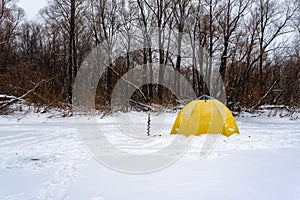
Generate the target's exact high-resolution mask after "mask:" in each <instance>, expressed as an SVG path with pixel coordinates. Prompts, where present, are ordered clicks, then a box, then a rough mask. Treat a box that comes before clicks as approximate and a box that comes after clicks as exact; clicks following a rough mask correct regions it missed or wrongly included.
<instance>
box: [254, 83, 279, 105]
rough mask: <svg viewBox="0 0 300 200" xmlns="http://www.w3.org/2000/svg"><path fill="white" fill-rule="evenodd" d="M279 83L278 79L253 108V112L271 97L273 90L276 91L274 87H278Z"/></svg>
mask: <svg viewBox="0 0 300 200" xmlns="http://www.w3.org/2000/svg"><path fill="white" fill-rule="evenodd" d="M278 82H279V79H277V80H276V81H275V82H274V83H273V85H272V86H271V87H270V88H269V90H268V91H267V92H266V93H265V94H264V96H262V97H261V98H260V99H259V101H258V102H257V104H255V105H254V106H252V107H251V110H256V109H257V108H258V107H259V106H261V105H262V104H263V102H264V101H265V100H266V98H267V97H268V96H269V94H270V93H271V92H272V90H273V89H274V87H275V86H276V85H277V83H278Z"/></svg>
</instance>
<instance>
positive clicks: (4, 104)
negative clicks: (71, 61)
mask: <svg viewBox="0 0 300 200" xmlns="http://www.w3.org/2000/svg"><path fill="white" fill-rule="evenodd" d="M56 77H57V76H55V77H53V78H50V79H47V80H45V79H43V80H41V81H40V82H38V83H37V84H36V85H35V86H34V87H33V88H32V89H31V90H29V91H27V92H26V93H25V94H23V95H21V96H20V97H15V96H7V95H3V98H5V97H6V98H8V99H10V100H8V101H4V102H2V105H1V106H0V110H3V109H5V108H7V107H8V106H11V105H12V104H14V103H16V102H18V101H23V100H24V99H25V98H26V97H27V96H28V95H30V94H31V93H33V92H34V91H35V90H36V89H37V88H38V87H39V86H40V85H41V84H42V83H48V82H49V81H51V80H53V79H55V78H56Z"/></svg>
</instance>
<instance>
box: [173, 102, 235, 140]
mask: <svg viewBox="0 0 300 200" xmlns="http://www.w3.org/2000/svg"><path fill="white" fill-rule="evenodd" d="M207 97H209V96H205V97H203V98H202V97H200V98H199V99H197V100H193V101H191V102H190V103H188V104H187V105H186V106H185V107H184V108H183V109H182V110H181V111H180V112H179V113H178V116H177V118H176V120H175V123H174V125H173V128H172V131H171V134H183V135H185V136H187V137H188V136H190V135H196V136H199V135H201V134H223V135H225V136H227V137H229V136H231V135H232V134H234V133H238V134H239V129H238V127H237V124H236V121H235V119H234V117H233V115H232V113H231V111H230V110H229V109H228V108H227V107H226V106H225V105H224V104H223V103H221V102H220V101H218V100H216V99H214V98H207Z"/></svg>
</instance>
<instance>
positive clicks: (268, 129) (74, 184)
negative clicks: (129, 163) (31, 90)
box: [0, 112, 300, 200]
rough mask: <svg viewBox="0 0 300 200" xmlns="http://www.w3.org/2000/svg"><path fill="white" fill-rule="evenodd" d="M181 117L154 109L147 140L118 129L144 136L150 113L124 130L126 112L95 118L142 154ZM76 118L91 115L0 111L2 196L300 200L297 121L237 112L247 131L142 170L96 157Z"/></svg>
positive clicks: (197, 141)
mask: <svg viewBox="0 0 300 200" xmlns="http://www.w3.org/2000/svg"><path fill="white" fill-rule="evenodd" d="M176 115H177V114H176V113H165V114H162V115H155V114H152V126H151V130H152V133H151V134H152V136H153V135H155V136H156V137H150V138H149V143H147V142H144V143H137V142H138V141H139V140H135V139H134V137H135V136H133V135H130V134H129V135H126V136H122V134H121V133H120V132H121V131H120V130H123V131H124V129H125V131H126V129H127V128H128V130H130V129H132V128H134V129H136V130H138V131H137V132H136V133H137V134H146V122H147V114H146V113H137V112H132V113H130V115H129V116H130V117H131V120H132V121H134V122H135V123H136V124H135V125H134V126H133V127H132V124H128V127H126V120H127V117H128V114H122V113H119V114H115V115H114V116H106V117H104V118H103V119H100V118H99V119H98V120H97V121H98V122H99V123H100V124H102V126H103V128H104V130H106V131H108V132H109V134H108V140H109V141H111V143H120V142H122V144H123V146H122V149H123V150H124V151H128V152H131V153H140V154H142V153H149V152H152V151H154V150H155V149H154V150H153V148H154V147H155V148H157V149H159V148H164V147H165V146H166V145H168V144H169V143H171V142H172V141H173V139H174V137H175V136H173V135H169V132H170V130H171V128H172V124H173V122H174V120H175V118H176ZM78 118H84V119H87V120H88V119H90V117H88V116H74V117H68V118H61V117H52V118H49V114H34V113H30V114H27V115H25V116H22V117H21V118H20V116H17V115H10V116H0V200H31V199H34V200H62V199H64V200H118V199H122V200H123V199H128V200H134V199H136V200H141V199H149V200H150V199H195V200H196V199H197V200H198V199H216V200H219V199H228V200H229V199H230V200H232V199H249V200H252V199H290V200H293V199H295V200H298V199H300V189H299V188H300V187H299V185H300V123H299V120H290V119H289V118H280V117H268V116H263V115H262V116H251V115H250V114H244V115H242V116H240V117H236V120H237V124H238V126H239V129H240V132H241V134H240V135H237V134H236V135H232V136H231V137H229V138H227V137H225V136H219V137H218V142H217V144H216V146H215V147H214V149H213V150H212V152H211V153H210V154H208V155H207V156H205V157H203V156H202V157H201V156H200V155H199V151H200V148H199V147H200V146H201V144H202V143H203V142H204V140H205V138H206V137H207V136H206V135H202V136H201V137H195V138H194V143H193V145H191V147H190V149H189V150H188V151H187V152H186V153H185V154H184V156H183V157H181V158H180V159H179V160H178V161H177V162H175V163H174V164H172V165H170V166H169V167H166V168H164V169H162V170H159V171H156V172H153V173H146V174H139V175H137V174H129V173H122V172H119V171H115V170H113V169H111V168H109V167H106V166H104V165H103V164H101V163H99V162H98V161H96V160H95V159H94V158H93V157H92V156H91V155H90V154H89V151H88V150H87V149H86V148H85V147H84V145H83V144H82V142H81V140H80V137H79V135H78V133H77V132H78V130H77V128H76V119H78ZM116 121H117V122H118V123H121V128H122V129H121V128H120V127H116V126H115V125H114V122H116ZM122 122H124V123H122ZM141 130H145V132H143V131H141ZM159 135H161V136H159ZM182 139H183V140H184V139H185V137H184V136H183V137H182ZM146 141H147V140H146ZM124 144H128V145H124Z"/></svg>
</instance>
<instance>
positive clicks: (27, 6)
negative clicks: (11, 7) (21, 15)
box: [18, 0, 47, 20]
mask: <svg viewBox="0 0 300 200" xmlns="http://www.w3.org/2000/svg"><path fill="white" fill-rule="evenodd" d="M18 4H19V6H20V7H21V8H23V9H24V10H25V12H26V17H27V18H28V19H30V20H33V19H35V16H36V15H37V14H38V12H39V10H40V9H41V8H43V7H44V6H46V5H47V0H19V3H18Z"/></svg>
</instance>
